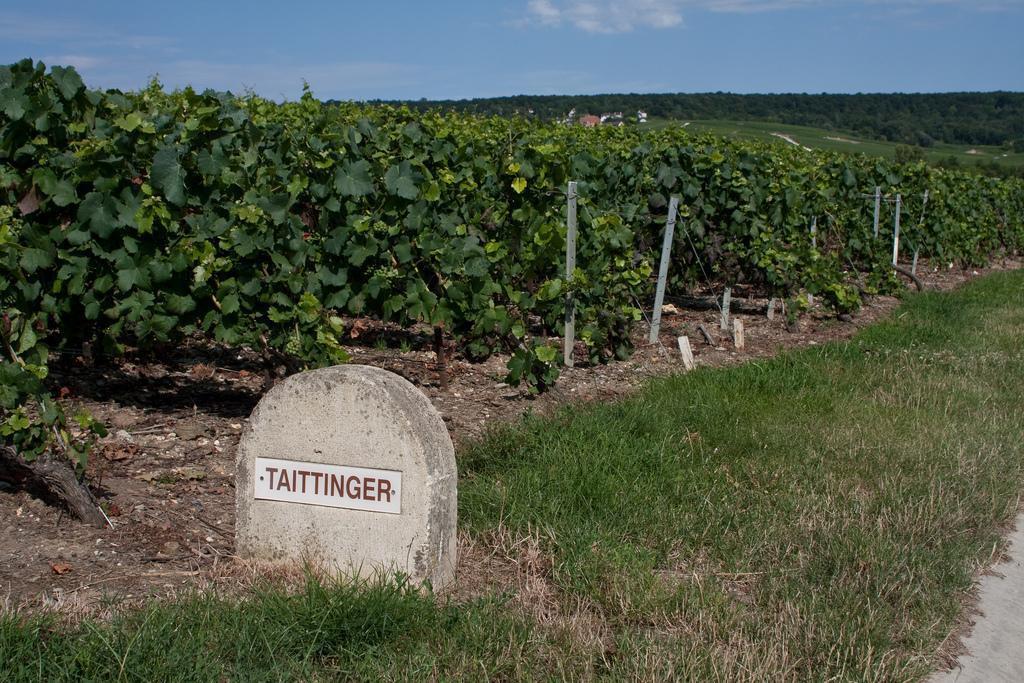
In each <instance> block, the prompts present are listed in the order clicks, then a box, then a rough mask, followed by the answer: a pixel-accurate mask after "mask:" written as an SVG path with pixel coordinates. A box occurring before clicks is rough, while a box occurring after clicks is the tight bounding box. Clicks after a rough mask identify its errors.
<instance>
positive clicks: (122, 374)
mask: <svg viewBox="0 0 1024 683" xmlns="http://www.w3.org/2000/svg"><path fill="white" fill-rule="evenodd" d="M1020 266H1021V264H1020V263H1019V262H1013V261H1006V262H1003V263H1001V264H998V265H997V266H995V267H994V268H991V269H987V270H985V269H977V270H973V269H972V270H960V269H947V268H942V269H940V270H927V269H923V272H922V274H921V279H922V280H923V281H924V283H925V286H926V288H928V289H949V288H952V287H955V286H957V285H958V284H960V283H962V282H964V281H967V280H970V279H972V278H974V277H977V276H979V275H983V274H985V273H986V272H989V271H991V270H998V269H1008V268H1019V267H1020ZM733 295H734V296H735V297H744V296H746V293H745V292H744V290H743V289H741V288H738V289H736V290H734V292H733ZM897 303H898V300H897V299H895V298H892V297H875V298H873V299H871V300H870V301H868V302H867V303H866V304H865V305H864V307H863V308H862V309H861V310H860V311H859V312H858V313H856V314H855V315H854V316H852V319H850V320H847V321H840V320H838V319H837V318H836V317H835V316H833V315H828V314H827V313H826V312H824V311H822V310H820V309H812V311H811V312H810V313H809V314H807V315H805V316H804V317H803V318H802V319H801V321H800V324H799V329H798V330H790V329H787V327H786V321H785V317H784V316H783V315H776V316H775V318H774V320H768V319H767V318H766V317H765V316H764V315H739V316H735V317H737V318H740V319H742V320H743V322H744V325H745V328H746V346H745V348H744V349H742V350H740V349H736V348H734V345H733V343H732V340H731V339H730V338H729V336H728V335H727V334H725V333H722V332H720V331H719V314H718V312H717V311H707V312H694V311H687V310H675V311H673V310H672V309H667V312H666V314H665V315H664V316H663V319H662V328H661V329H662V333H661V338H660V343H657V344H648V343H647V339H646V337H647V331H648V329H649V328H648V327H647V325H646V324H641V325H638V326H637V329H636V334H637V351H636V353H635V354H634V355H633V357H632V358H630V359H629V360H628V361H624V362H615V363H610V364H608V365H601V366H596V367H577V368H574V369H568V370H565V371H564V372H563V374H562V377H561V378H560V380H559V382H558V383H557V385H556V386H555V388H554V389H552V390H551V391H549V392H548V393H545V394H543V395H541V396H539V397H532V396H530V395H529V393H528V392H526V391H525V390H522V389H517V388H514V387H510V386H508V385H506V384H504V383H503V382H502V381H501V379H502V377H503V376H504V374H505V362H506V360H507V358H505V357H499V356H495V357H492V358H491V359H489V360H488V361H486V362H484V363H470V362H468V361H466V360H465V359H463V358H461V357H460V356H458V355H455V357H454V358H453V359H450V360H449V362H448V387H447V389H446V390H444V391H442V390H441V388H440V386H439V377H438V373H437V371H436V361H435V355H434V353H433V351H432V346H431V343H430V339H429V335H428V334H426V333H424V334H420V335H412V336H410V335H404V336H403V337H402V340H401V342H398V343H396V342H395V340H394V339H392V340H391V341H390V342H389V341H388V339H387V337H386V335H382V334H380V333H379V332H380V330H377V331H376V332H375V327H374V323H372V322H370V321H349V323H350V330H351V336H352V337H354V338H352V339H350V342H351V345H350V346H348V347H347V348H348V350H349V351H350V353H351V354H352V361H353V362H355V363H364V364H369V365H375V366H379V367H382V368H386V369H388V370H391V371H393V372H396V373H398V374H400V375H402V376H404V377H405V378H406V379H408V380H409V381H411V382H412V383H413V384H415V385H416V386H417V387H419V388H420V389H421V390H422V391H423V392H424V393H425V394H426V395H427V396H428V397H429V398H430V399H431V401H432V402H433V403H434V405H435V406H436V407H437V409H438V410H439V411H440V413H441V415H442V416H443V417H444V420H445V422H446V424H447V425H448V428H449V431H450V432H451V434H452V438H453V439H454V441H455V443H456V450H457V451H459V450H460V447H463V446H464V445H465V444H467V443H469V442H471V441H472V440H474V439H476V438H478V437H479V436H480V435H481V434H482V433H483V432H484V431H485V430H486V429H488V428H489V427H491V426H493V425H495V424H499V423H502V422H508V421H511V420H514V419H516V418H518V417H519V416H521V415H523V414H524V413H527V412H533V413H539V414H544V413H548V412H550V411H552V410H554V409H556V408H557V407H559V406H562V405H565V404H567V403H573V402H588V401H608V400H614V399H616V398H619V397H622V396H625V395H628V394H629V393H631V392H633V391H634V390H635V389H636V388H637V387H638V386H639V385H640V384H641V383H642V382H643V381H644V380H645V379H646V378H649V377H652V376H656V375H665V374H670V373H675V372H680V371H681V370H682V365H681V361H680V356H679V352H678V349H677V345H676V338H677V336H679V335H681V334H686V335H688V336H689V338H690V340H691V343H692V345H693V348H694V355H695V358H696V363H697V365H698V366H721V365H728V364H735V363H741V362H744V361H747V360H750V359H756V358H762V357H765V356H771V355H773V354H775V353H777V352H778V351H779V350H781V349H788V348H798V347H804V346H811V345H816V344H822V343H825V342H828V341H831V340H835V339H844V338H846V337H849V336H850V335H851V334H853V333H854V332H855V331H856V330H857V329H859V328H861V327H863V326H865V325H867V324H870V323H872V322H874V321H876V320H879V319H880V318H883V317H884V316H886V315H887V314H888V313H889V312H890V311H892V310H893V308H894V307H895V306H896V305H897ZM700 324H703V325H704V326H705V328H706V329H707V330H708V331H710V332H711V334H712V335H713V336H715V337H716V342H717V344H716V345H710V344H708V343H706V342H705V341H704V340H703V339H702V337H701V335H700V334H698V332H697V330H696V327H697V325H700ZM377 327H378V328H379V327H380V326H379V325H378V326H377ZM53 378H54V381H55V382H56V385H57V386H58V387H62V389H61V393H62V394H63V395H65V400H66V401H67V402H69V403H71V404H73V405H74V406H75V407H76V408H78V407H80V408H84V409H86V410H88V411H90V412H92V413H93V415H95V416H96V417H97V418H99V419H101V420H103V421H105V422H106V423H107V424H108V425H109V427H110V434H109V436H108V437H107V438H105V439H104V440H103V441H102V442H101V444H100V445H99V447H98V449H97V451H96V452H95V453H94V455H93V456H92V458H91V460H90V464H89V471H88V476H89V480H90V481H91V482H93V489H94V492H95V493H96V495H97V497H98V498H99V499H100V500H101V502H102V505H103V507H104V508H105V509H106V511H107V514H108V515H109V517H110V520H111V524H112V528H105V529H95V528H92V527H89V526H86V525H83V524H81V523H79V522H78V521H76V520H74V519H71V518H69V516H68V515H67V514H66V513H62V512H61V511H60V510H59V509H57V508H54V507H51V506H48V505H47V504H45V503H44V502H42V501H40V500H38V499H35V498H33V497H31V496H30V495H29V494H27V493H25V492H24V491H15V490H12V489H11V487H10V486H8V485H6V484H4V482H3V481H2V473H0V530H2V533H0V600H2V601H4V602H6V604H7V606H9V607H22V608H27V609H38V608H57V609H61V610H68V611H71V612H75V613H101V612H104V611H106V610H107V609H109V608H110V607H112V606H114V605H118V604H126V603H135V602H139V601H142V600H145V599H148V598H151V597H159V596H164V595H168V594H173V593H177V592H179V591H181V590H182V589H187V588H190V587H195V586H209V585H226V584H228V583H230V584H232V585H239V579H240V578H242V577H252V576H253V575H254V572H255V570H254V568H253V567H251V566H249V565H247V564H246V563H244V562H242V561H240V560H238V559H237V558H235V556H234V462H235V449H236V446H237V444H238V439H239V436H240V434H241V432H242V428H243V426H244V424H245V421H246V419H247V417H248V415H249V413H250V411H251V410H252V408H253V407H254V406H255V405H256V403H257V401H258V400H259V398H260V396H261V394H262V392H263V391H264V390H265V388H266V387H267V386H268V380H267V378H266V377H265V376H264V375H263V370H262V369H261V366H260V365H259V364H258V363H257V362H256V359H255V356H254V354H247V353H246V352H245V351H241V352H239V351H238V350H230V349H223V348H216V347H210V346H209V345H203V344H201V343H198V342H197V343H195V344H186V345H184V346H182V347H178V348H173V349H163V350H162V351H161V352H160V353H158V354H149V355H147V356H139V355H131V354H129V355H128V356H126V357H124V358H121V359H118V360H117V361H115V362H112V363H111V364H109V365H103V366H100V365H97V364H94V363H91V362H89V361H87V360H86V359H84V358H83V357H80V356H73V355H69V356H67V357H64V358H62V359H61V361H60V362H58V363H56V364H55V366H54V368H53ZM478 541H479V539H463V540H462V542H461V545H462V548H461V549H462V550H466V551H468V552H461V553H460V555H461V556H460V566H459V568H458V572H457V574H458V575H459V576H461V577H465V581H466V583H472V584H474V585H476V586H487V585H489V584H491V583H493V580H497V579H499V578H500V577H487V576H478V574H485V573H487V572H488V571H489V570H488V569H487V567H486V566H483V565H481V566H475V567H474V566H473V564H474V563H476V559H479V558H480V557H481V553H480V552H473V548H472V547H468V546H474V547H475V545H477V544H478ZM474 558H476V559H474ZM478 564H479V563H478ZM462 580H463V579H460V581H462ZM460 592H462V591H460V590H459V588H458V587H457V588H456V595H458V594H459V593H460ZM0 604H3V603H0Z"/></svg>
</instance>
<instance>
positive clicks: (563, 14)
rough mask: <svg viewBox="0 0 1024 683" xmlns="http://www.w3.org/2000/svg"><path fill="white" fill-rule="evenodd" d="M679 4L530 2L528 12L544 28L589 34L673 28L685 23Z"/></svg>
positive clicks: (652, 0) (658, 0) (674, 0)
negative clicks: (577, 30) (565, 29)
mask: <svg viewBox="0 0 1024 683" xmlns="http://www.w3.org/2000/svg"><path fill="white" fill-rule="evenodd" d="M681 4H683V3H681V2H679V1H678V0H619V1H618V2H616V0H569V1H568V2H564V1H563V2H557V3H556V2H553V1H552V0H530V2H529V3H528V5H527V12H528V14H529V16H530V18H531V19H532V20H533V21H534V22H536V23H539V24H541V25H542V26H560V25H562V24H568V25H569V26H573V27H575V28H578V29H580V30H582V31H586V32H588V33H623V32H626V31H632V30H633V29H636V28H672V27H674V26H679V25H681V24H682V23H683V15H682V12H681V11H680V5H681Z"/></svg>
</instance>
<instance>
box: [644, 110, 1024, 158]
mask: <svg viewBox="0 0 1024 683" xmlns="http://www.w3.org/2000/svg"><path fill="white" fill-rule="evenodd" d="M684 123H686V129H687V130H689V131H691V132H693V133H711V134H714V135H720V136H723V137H728V138H736V139H740V140H757V141H759V142H771V143H776V144H780V145H788V144H791V143H789V142H786V141H784V140H782V139H781V138H779V137H777V136H775V135H773V133H781V134H783V135H788V136H789V137H791V138H792V139H794V140H796V141H797V142H798V143H799V144H801V145H804V146H806V147H810V148H811V149H821V150H827V151H831V152H848V153H858V152H859V153H862V154H867V155H869V156H881V157H887V158H890V159H892V158H894V157H895V156H896V148H897V147H899V146H900V143H896V142H884V141H881V140H870V139H866V138H863V137H861V136H858V135H856V134H854V133H844V132H841V131H840V132H837V131H830V130H825V129H823V128H812V127H809V126H793V125H789V124H785V123H768V122H763V121H720V120H714V121H712V120H708V121H691V122H688V123H687V122H681V121H671V120H666V119H657V120H653V121H651V123H650V124H649V125H650V126H652V127H654V128H663V127H670V126H681V125H683V124H684ZM949 157H954V158H955V159H956V160H957V161H959V162H960V164H961V165H964V166H971V165H974V164H977V163H978V162H982V161H983V162H986V163H988V162H993V161H994V162H996V163H997V164H1000V165H1002V166H1006V167H1009V168H1018V167H1020V166H1024V153H1021V152H1008V151H1006V150H1004V149H1002V148H1000V147H992V146H985V145H951V144H947V143H943V142H937V143H935V144H934V145H932V146H931V147H929V148H927V149H926V150H925V158H927V159H928V161H932V162H936V161H945V160H947V159H949Z"/></svg>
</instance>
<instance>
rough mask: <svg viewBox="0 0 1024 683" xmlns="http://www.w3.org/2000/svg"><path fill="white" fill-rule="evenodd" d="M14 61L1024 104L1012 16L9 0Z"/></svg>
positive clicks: (410, 91)
mask: <svg viewBox="0 0 1024 683" xmlns="http://www.w3.org/2000/svg"><path fill="white" fill-rule="evenodd" d="M24 57H33V58H35V59H42V60H44V61H45V62H46V63H47V64H72V65H74V66H76V67H78V68H79V70H80V71H81V72H82V74H83V75H84V76H85V78H86V81H87V82H88V83H89V85H91V86H93V87H117V88H123V89H130V88H139V87H141V86H144V85H145V84H146V82H147V81H148V80H149V78H150V77H151V76H153V75H155V74H159V77H160V79H161V80H162V81H163V82H164V84H165V85H167V86H171V87H175V86H183V85H189V84H191V85H193V86H195V87H197V88H200V89H203V88H207V87H211V88H216V89H220V90H233V91H236V92H238V91H241V90H244V89H251V90H254V91H256V92H258V93H260V94H262V95H265V96H267V97H272V98H274V99H282V98H295V97H297V96H298V95H299V94H300V93H301V88H302V82H303V80H304V79H305V80H306V81H308V82H309V83H310V85H311V86H312V88H313V91H314V93H315V94H317V95H318V96H319V97H321V98H325V99H326V98H339V99H370V98H383V99H392V98H396V99H397V98H413V99H414V98H420V97H426V98H430V99H438V98H463V97H487V96H496V95H514V94H521V93H526V94H556V93H568V94H583V93H605V92H707V91H719V90H721V91H731V92H744V93H745V92H895V91H900V92H937V91H949V90H1024V0H617V1H615V0H508V1H504V2H449V1H446V0H433V1H430V0H421V1H419V2H414V1H389V0H377V1H376V2H342V1H337V2H301V1H299V0H293V1H292V2H280V1H269V0H250V1H249V2H245V3H242V2H229V1H218V0H207V1H205V2H195V1H193V0H180V1H179V2H175V3H170V2H160V3H154V2H146V1H145V0H134V2H113V1H103V0H75V1H70V2H69V1H63V2H62V1H57V0H35V1H34V2H25V1H23V0H4V2H3V4H2V5H0V62H2V63H9V62H12V61H15V60H17V59H21V58H24Z"/></svg>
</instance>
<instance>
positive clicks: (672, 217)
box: [648, 197, 679, 344]
mask: <svg viewBox="0 0 1024 683" xmlns="http://www.w3.org/2000/svg"><path fill="white" fill-rule="evenodd" d="M678 210H679V197H672V199H671V200H670V201H669V203H668V221H666V222H665V238H664V239H663V240H662V243H661V264H660V265H659V266H658V289H657V291H656V292H655V294H654V312H653V314H652V315H651V335H650V338H649V339H648V341H649V342H650V343H652V344H653V343H654V342H656V341H658V332H660V331H661V305H662V304H663V303H664V302H665V283H666V281H667V280H668V262H669V256H670V255H671V253H672V238H673V236H674V235H675V234H676V211H678Z"/></svg>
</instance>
